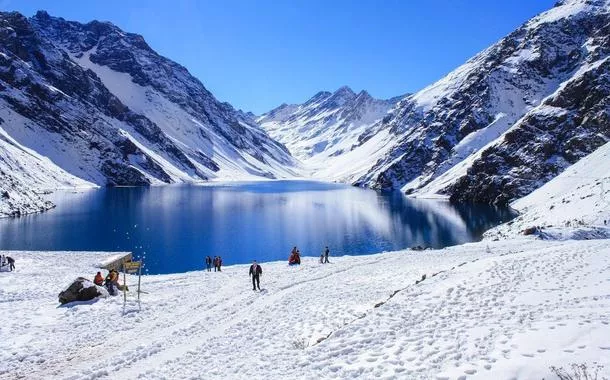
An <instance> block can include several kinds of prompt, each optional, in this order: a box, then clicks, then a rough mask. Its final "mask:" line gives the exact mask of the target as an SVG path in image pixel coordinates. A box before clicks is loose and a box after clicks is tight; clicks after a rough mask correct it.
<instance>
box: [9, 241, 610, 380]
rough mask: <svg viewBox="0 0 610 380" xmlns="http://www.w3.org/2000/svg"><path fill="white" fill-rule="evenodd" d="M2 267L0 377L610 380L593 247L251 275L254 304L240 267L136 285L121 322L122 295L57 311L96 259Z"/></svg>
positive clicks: (311, 265) (598, 252)
mask: <svg viewBox="0 0 610 380" xmlns="http://www.w3.org/2000/svg"><path fill="white" fill-rule="evenodd" d="M11 255H12V256H13V257H15V258H16V259H17V271H16V272H14V273H4V272H2V273H0V295H1V297H0V299H1V300H2V302H0V326H1V327H0V329H1V330H0V331H2V336H10V337H11V338H10V339H3V340H2V341H0V379H17V378H28V379H38V378H45V379H48V378H53V379H55V378H57V379H74V380H76V379H94V378H95V379H97V378H105V377H110V376H114V375H117V376H121V377H122V378H126V379H132V378H143V379H163V378H206V379H207V378H212V379H213V378H232V379H242V378H243V379H245V378H265V379H269V378H273V379H297V378H298V379H301V378H305V379H314V378H316V379H318V378H397V379H405V378H407V379H410V378H413V379H415V378H417V379H420V378H421V379H428V378H430V379H445V378H447V379H458V378H468V379H470V378H481V379H486V378H490V377H492V376H493V377H497V378H501V379H504V378H506V379H508V378H519V379H529V378H543V377H545V378H549V377H550V376H551V373H550V369H549V367H550V366H551V365H555V366H565V365H568V364H569V363H573V362H574V363H581V362H587V363H592V362H593V361H597V362H600V364H602V365H604V366H605V371H606V372H608V371H610V355H608V347H610V340H608V339H609V337H610V326H609V325H608V324H609V323H610V316H609V315H610V313H609V312H608V311H609V310H610V246H609V245H608V242H607V241H603V240H597V241H595V240H591V241H564V242H548V241H523V240H511V241H498V242H481V243H472V244H465V245H462V246H457V247H452V248H447V249H443V250H439V251H423V252H412V251H402V252H394V253H383V254H377V255H371V256H357V257H337V258H332V263H331V264H328V265H321V264H318V263H317V259H315V258H304V261H303V264H302V265H301V266H300V267H297V268H294V267H288V266H287V265H286V264H285V263H284V262H274V263H264V264H262V266H263V271H264V272H263V276H262V278H261V287H262V288H263V291H262V292H260V293H259V292H253V291H252V290H251V288H250V286H251V283H250V280H249V278H248V276H247V271H248V266H247V265H236V266H231V267H226V268H224V269H223V271H222V272H220V273H214V272H212V273H206V272H203V271H202V272H189V273H183V274H172V275H158V276H146V277H144V278H143V290H145V291H146V292H148V293H147V294H142V301H141V305H140V307H139V306H138V303H137V302H136V300H135V295H134V294H129V296H128V302H127V304H126V306H125V308H124V306H123V302H122V297H113V298H109V299H102V300H99V301H97V302H94V303H88V304H80V305H72V306H70V307H57V303H56V302H57V301H56V300H57V294H58V293H59V291H60V290H62V288H65V287H66V286H67V285H68V284H69V282H70V281H71V280H72V279H74V278H75V277H77V276H78V275H85V276H87V275H89V276H90V277H91V276H93V274H94V273H95V271H96V269H95V268H94V264H95V263H97V262H99V261H100V256H101V257H102V258H103V257H104V256H105V255H108V254H103V253H99V254H92V253H76V254H75V253H38V252H12V253H11ZM434 273H437V275H435V276H432V275H433V274H434ZM424 274H426V275H427V277H426V279H425V280H424V281H423V282H421V283H419V284H415V281H416V280H420V279H421V277H422V275H424ZM121 278H122V276H121ZM135 283H136V278H135V277H128V284H129V285H130V286H131V287H132V290H133V288H135ZM397 290H400V291H399V292H397V293H396V294H395V295H394V296H391V295H392V294H394V293H395V292H396V291H397ZM133 293H135V292H133ZM380 303H383V304H381V305H380V306H378V307H375V305H378V304H380ZM16 315H18V316H19V318H15V316H16Z"/></svg>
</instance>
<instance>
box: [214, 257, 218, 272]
mask: <svg viewBox="0 0 610 380" xmlns="http://www.w3.org/2000/svg"><path fill="white" fill-rule="evenodd" d="M217 270H218V256H214V272H216V271H217Z"/></svg>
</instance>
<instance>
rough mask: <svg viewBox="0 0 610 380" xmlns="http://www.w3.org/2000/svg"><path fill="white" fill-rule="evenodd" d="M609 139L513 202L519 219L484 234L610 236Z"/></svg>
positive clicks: (598, 237) (497, 235)
mask: <svg viewBox="0 0 610 380" xmlns="http://www.w3.org/2000/svg"><path fill="white" fill-rule="evenodd" d="M609 163H610V142H609V143H606V144H604V145H603V146H601V147H600V148H598V149H597V150H596V151H594V152H593V153H591V154H590V155H588V156H586V157H584V158H582V159H581V160H580V161H578V162H577V163H576V164H574V165H572V166H570V167H569V168H568V169H566V170H564V171H563V172H562V173H561V174H559V175H558V176H557V177H555V178H553V179H552V180H550V181H549V182H547V183H545V184H544V186H542V187H540V188H538V189H536V190H535V191H533V192H532V193H530V194H528V195H527V196H525V197H523V198H521V199H519V200H517V201H515V202H513V203H512V204H511V207H513V208H514V209H516V210H517V211H519V212H520V214H521V215H519V217H517V218H516V219H514V220H512V221H510V222H508V223H504V224H502V225H500V226H497V227H495V228H493V229H491V230H489V231H487V232H486V233H485V235H486V238H488V239H497V238H507V237H508V238H513V237H515V236H518V235H522V236H523V234H524V232H526V233H527V234H528V235H531V236H540V237H542V238H545V239H565V238H570V239H600V238H606V239H607V238H608V237H610V164H609Z"/></svg>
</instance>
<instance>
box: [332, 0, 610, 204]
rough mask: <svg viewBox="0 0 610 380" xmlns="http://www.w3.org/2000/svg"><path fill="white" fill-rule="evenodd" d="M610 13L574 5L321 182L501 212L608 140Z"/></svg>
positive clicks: (511, 38) (366, 142) (487, 57)
mask: <svg viewBox="0 0 610 380" xmlns="http://www.w3.org/2000/svg"><path fill="white" fill-rule="evenodd" d="M609 51H610V1H608V0H569V1H563V2H559V3H557V5H556V6H555V7H554V8H552V9H551V10H549V11H547V12H544V13H542V14H540V15H539V16H537V17H535V18H533V19H531V20H530V21H528V22H526V23H525V24H524V25H523V26H521V27H520V28H518V29H517V30H516V31H514V32H513V33H511V34H510V35H508V36H507V37H505V38H503V39H502V40H500V41H499V42H498V43H496V44H494V45H493V46H491V47H490V48H488V49H486V50H484V51H483V52H481V53H479V54H478V55H476V56H475V57H474V58H472V59H470V60H469V61H468V62H466V63H465V64H464V65H462V66H461V67H459V68H457V69H456V70H454V71H453V72H451V73H450V74H448V75H447V76H446V77H445V78H443V79H441V80H440V81H438V82H436V83H434V84H432V85H430V86H428V87H426V88H424V89H423V90H421V91H419V92H417V93H415V94H413V95H411V96H409V97H406V98H404V99H403V100H402V101H401V102H400V103H399V104H398V106H397V107H395V108H394V109H393V110H392V111H391V113H390V115H388V116H386V117H384V118H383V119H382V120H381V121H380V122H379V123H378V124H377V125H374V126H372V127H370V128H369V130H370V131H371V132H370V133H368V134H364V135H361V136H360V137H359V138H358V139H357V140H358V146H357V147H355V148H354V149H351V150H350V151H349V152H346V153H344V154H343V155H342V157H340V159H339V160H335V161H334V162H332V163H330V164H329V167H327V168H326V169H324V170H323V171H322V172H321V174H320V175H321V176H322V177H325V178H329V179H339V180H344V181H349V182H352V183H354V184H357V185H361V186H369V187H372V188H376V189H402V190H403V191H404V192H407V193H412V194H415V195H428V196H429V195H431V194H443V195H445V196H449V197H451V198H452V199H454V200H461V201H482V202H489V203H498V204H505V203H508V202H509V201H510V200H513V199H516V198H519V197H522V196H524V195H526V194H527V193H529V192H531V191H532V190H534V189H536V188H537V187H539V186H541V185H542V184H544V183H545V182H546V181H548V180H550V179H551V178H553V177H554V176H556V175H557V174H559V173H560V172H561V171H563V170H564V169H565V168H567V167H568V166H570V165H571V164H574V163H575V162H577V161H578V160H579V159H580V158H582V157H584V156H586V155H587V154H589V153H591V152H592V151H594V150H595V149H596V148H598V147H600V146H601V145H603V144H604V143H605V142H606V141H608V140H609V139H610V119H609V115H610V112H609V111H610V61H608V53H609Z"/></svg>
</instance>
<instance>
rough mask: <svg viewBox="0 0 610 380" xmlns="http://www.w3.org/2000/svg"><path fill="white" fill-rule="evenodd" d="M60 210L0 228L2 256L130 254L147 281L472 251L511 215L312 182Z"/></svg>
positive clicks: (103, 200) (125, 192) (78, 201)
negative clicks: (408, 251) (404, 253)
mask: <svg viewBox="0 0 610 380" xmlns="http://www.w3.org/2000/svg"><path fill="white" fill-rule="evenodd" d="M51 200H52V201H53V202H54V203H56V204H57V208H55V209H53V210H51V211H49V212H45V213H42V214H36V215H29V216H25V217H21V218H13V219H0V249H5V250H78V251H84V250H87V251H132V252H133V253H134V256H135V257H136V258H142V259H143V260H144V262H145V268H146V269H145V270H146V272H147V273H149V274H162V273H176V272H185V271H190V270H199V269H202V268H203V266H204V258H205V256H206V255H210V256H212V257H213V256H215V255H220V256H222V258H223V264H224V265H230V264H237V263H249V262H251V261H252V260H253V259H256V260H258V261H275V260H287V259H288V255H289V253H290V250H291V249H292V247H293V246H295V245H296V246H297V247H299V249H300V251H301V254H302V255H303V256H319V255H320V252H321V251H322V250H323V248H324V247H325V246H329V248H330V251H331V261H332V256H342V255H361V254H370V253H377V252H382V251H389V250H397V249H404V248H409V247H413V246H418V245H419V246H424V247H434V248H441V247H445V246H449V245H455V244H461V243H464V242H469V241H475V240H479V239H480V238H481V235H482V233H483V232H484V231H485V230H486V229H488V228H490V227H492V226H494V225H497V224H499V223H502V222H504V221H507V220H510V219H511V218H512V217H513V216H514V214H513V213H512V212H511V211H510V210H508V209H498V208H495V207H491V206H485V205H466V204H464V205H452V204H450V203H449V202H446V201H439V200H417V199H410V198H406V197H405V196H403V195H402V194H400V193H398V192H395V193H378V192H375V191H372V190H366V189H360V188H355V187H351V186H347V185H340V184H333V183H321V182H311V181H265V182H242V183H218V184H213V185H206V186H163V187H150V188H144V187H132V188H104V189H96V190H85V191H79V192H73V191H72V192H57V193H55V194H53V195H52V196H51Z"/></svg>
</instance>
